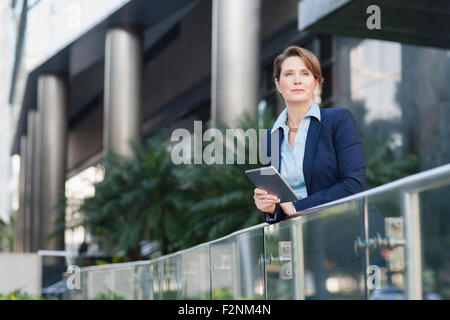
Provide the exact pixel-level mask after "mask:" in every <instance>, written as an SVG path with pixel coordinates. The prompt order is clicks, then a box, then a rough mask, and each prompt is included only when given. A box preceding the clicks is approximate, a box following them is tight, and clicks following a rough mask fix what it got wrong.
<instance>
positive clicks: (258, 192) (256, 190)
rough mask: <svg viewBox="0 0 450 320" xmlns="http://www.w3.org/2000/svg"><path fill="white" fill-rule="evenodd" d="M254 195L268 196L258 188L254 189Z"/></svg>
mask: <svg viewBox="0 0 450 320" xmlns="http://www.w3.org/2000/svg"><path fill="white" fill-rule="evenodd" d="M255 194H261V195H263V194H268V192H267V191H265V190H263V189H260V188H255Z"/></svg>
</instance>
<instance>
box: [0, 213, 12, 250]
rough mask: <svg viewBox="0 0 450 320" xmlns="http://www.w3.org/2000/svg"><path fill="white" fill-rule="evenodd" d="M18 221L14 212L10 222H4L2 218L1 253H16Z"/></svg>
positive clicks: (0, 220) (0, 224)
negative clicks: (15, 236)
mask: <svg viewBox="0 0 450 320" xmlns="http://www.w3.org/2000/svg"><path fill="white" fill-rule="evenodd" d="M15 220H16V212H15V211H12V212H11V213H10V215H9V221H7V222H6V221H3V220H2V219H1V218H0V252H2V251H6V252H13V251H14V233H15V230H14V226H15Z"/></svg>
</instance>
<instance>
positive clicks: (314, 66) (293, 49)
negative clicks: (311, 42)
mask: <svg viewBox="0 0 450 320" xmlns="http://www.w3.org/2000/svg"><path fill="white" fill-rule="evenodd" d="M292 56H298V57H300V59H302V60H303V62H304V63H305V65H306V67H307V68H308V69H309V70H310V71H311V72H312V74H313V75H314V78H315V79H316V80H318V81H319V86H320V88H322V85H323V76H322V70H321V68H320V63H319V60H318V59H317V57H316V55H315V54H314V53H312V52H311V51H309V50H307V49H305V48H301V47H297V46H290V47H287V48H286V49H285V50H284V51H283V53H281V54H279V55H278V56H277V57H276V58H275V61H274V62H273V78H274V80H278V81H280V74H281V66H282V64H283V62H284V60H286V59H287V58H289V57H292Z"/></svg>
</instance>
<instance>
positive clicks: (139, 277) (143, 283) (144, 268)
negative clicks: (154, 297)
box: [134, 264, 152, 300]
mask: <svg viewBox="0 0 450 320" xmlns="http://www.w3.org/2000/svg"><path fill="white" fill-rule="evenodd" d="M135 268H136V270H135V272H136V281H135V284H134V296H135V299H136V300H149V299H150V288H151V285H152V282H151V277H150V264H145V265H138V266H136V267H135Z"/></svg>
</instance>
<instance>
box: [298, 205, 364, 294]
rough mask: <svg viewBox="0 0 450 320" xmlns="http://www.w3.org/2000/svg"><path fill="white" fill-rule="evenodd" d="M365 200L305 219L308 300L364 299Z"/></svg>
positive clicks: (334, 207)
mask: <svg viewBox="0 0 450 320" xmlns="http://www.w3.org/2000/svg"><path fill="white" fill-rule="evenodd" d="M363 235H364V211H363V201H362V200H354V201H350V202H347V203H344V204H340V205H336V206H333V207H330V208H327V209H324V210H321V211H319V212H316V213H313V214H311V215H310V216H305V217H304V223H303V239H304V240H303V242H304V260H305V298H306V299H321V300H327V299H332V300H341V299H365V278H364V269H365V267H364V266H365V254H364V251H362V252H357V251H356V250H355V242H356V241H357V239H358V238H360V239H362V238H363Z"/></svg>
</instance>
